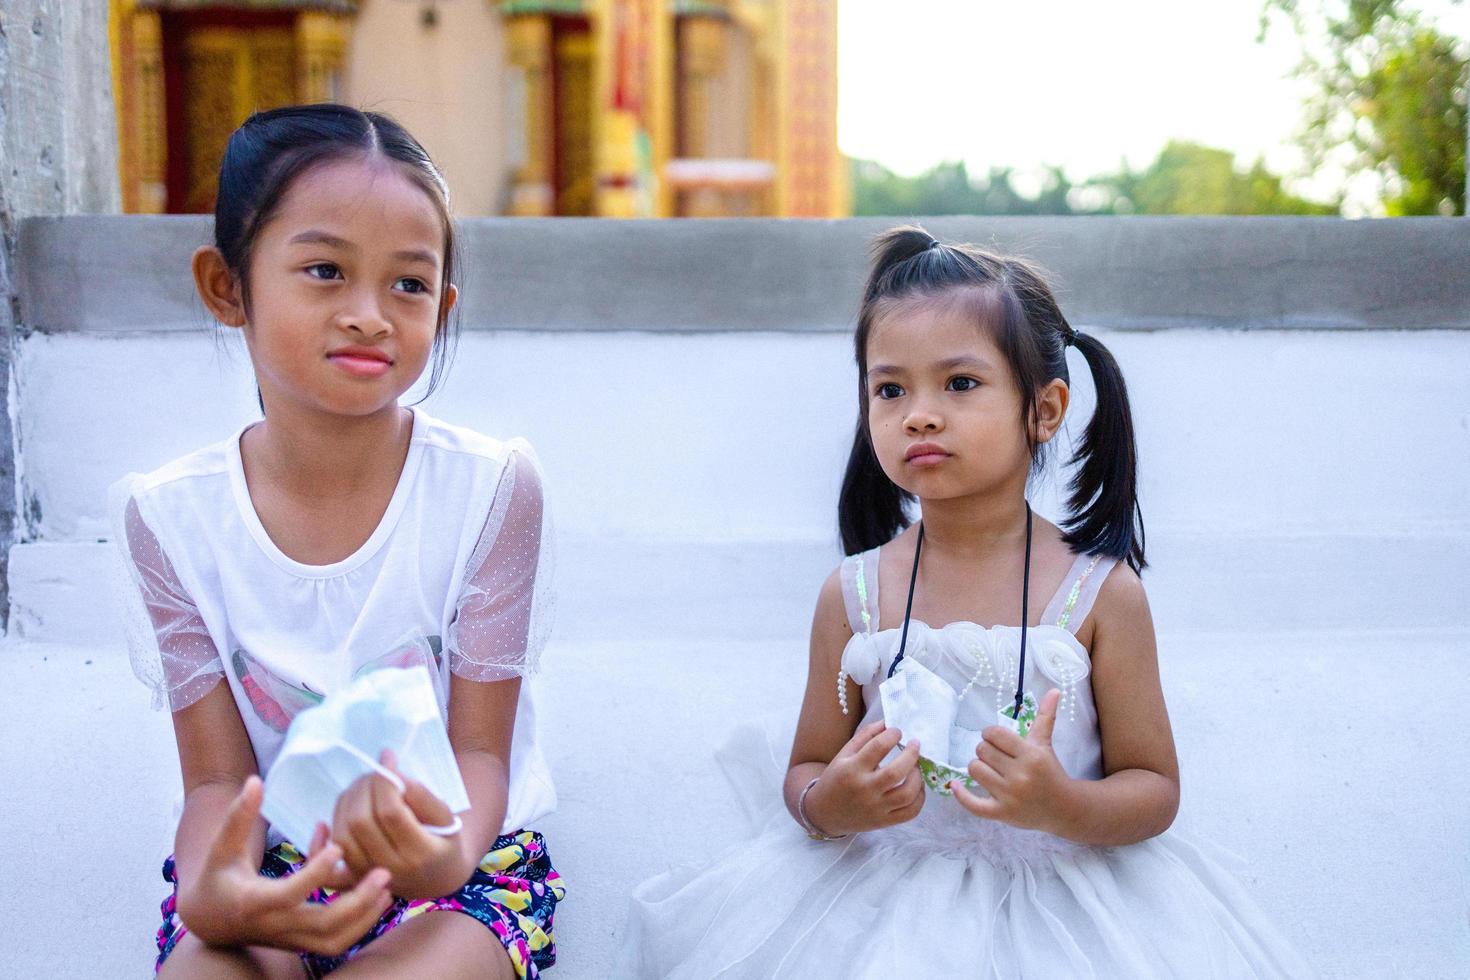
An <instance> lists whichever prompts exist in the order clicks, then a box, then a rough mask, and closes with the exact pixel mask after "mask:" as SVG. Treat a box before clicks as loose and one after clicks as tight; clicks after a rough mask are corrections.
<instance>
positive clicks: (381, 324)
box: [337, 302, 393, 340]
mask: <svg viewBox="0 0 1470 980" xmlns="http://www.w3.org/2000/svg"><path fill="white" fill-rule="evenodd" d="M337 326H338V327H339V328H341V329H343V330H347V331H350V332H352V333H357V334H361V335H362V336H363V337H366V338H368V339H370V340H376V339H379V338H381V337H386V336H388V335H389V334H391V333H392V332H393V324H392V322H391V321H389V320H388V318H387V317H385V316H383V311H382V310H380V309H378V306H377V304H376V303H369V302H363V303H358V304H356V305H355V306H354V307H353V308H352V309H349V310H343V311H342V312H341V313H339V314H337Z"/></svg>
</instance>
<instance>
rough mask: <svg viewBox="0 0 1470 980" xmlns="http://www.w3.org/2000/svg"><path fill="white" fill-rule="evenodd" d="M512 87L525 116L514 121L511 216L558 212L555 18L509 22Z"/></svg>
mask: <svg viewBox="0 0 1470 980" xmlns="http://www.w3.org/2000/svg"><path fill="white" fill-rule="evenodd" d="M506 37H507V39H508V42H509V51H510V64H511V76H510V81H511V85H512V86H513V87H518V88H519V89H520V95H521V97H520V98H519V99H518V100H517V102H518V103H519V106H518V108H519V111H520V112H521V113H523V118H521V119H520V120H519V126H517V125H516V120H514V119H512V121H511V126H512V127H514V128H516V129H519V132H518V133H517V132H512V134H511V138H512V139H513V140H514V139H519V140H520V141H521V142H520V144H519V146H518V150H519V152H518V153H515V154H513V159H515V162H516V167H515V174H514V176H513V178H512V184H511V191H510V207H509V212H510V213H511V214H513V215H516V216H519V217H539V216H543V215H548V214H551V213H552V212H553V211H554V210H555V208H556V191H555V188H553V187H552V186H551V164H552V152H553V150H552V139H553V138H554V112H555V107H554V106H553V105H552V101H551V99H552V92H551V19H550V18H549V17H548V16H546V15H545V14H518V15H516V16H513V17H510V18H508V19H507V20H506Z"/></svg>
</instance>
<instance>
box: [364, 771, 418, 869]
mask: <svg viewBox="0 0 1470 980" xmlns="http://www.w3.org/2000/svg"><path fill="white" fill-rule="evenodd" d="M383 755H384V757H385V758H386V759H392V757H393V754H392V753H391V752H388V751H387V750H384V752H383ZM394 774H395V775H398V778H399V779H402V778H403V777H402V776H401V775H399V774H398V773H397V772H396V771H395V773H394ZM371 802H372V807H371V810H370V816H371V818H372V828H371V830H370V832H369V833H367V834H366V836H365V839H364V840H363V841H362V843H363V846H364V847H366V848H367V849H368V851H369V852H370V853H372V854H374V855H378V856H379V857H381V858H383V860H381V861H379V862H378V863H380V864H385V863H392V864H393V865H395V866H398V865H401V864H404V863H407V858H409V857H410V856H411V855H412V854H413V851H414V845H415V844H417V843H418V841H417V839H416V838H415V837H414V836H413V835H412V834H405V833H404V832H403V817H404V814H405V813H406V812H407V807H406V806H404V803H403V794H402V793H400V792H399V791H398V787H397V786H394V785H393V784H392V783H390V782H389V781H388V780H386V779H384V778H383V777H382V776H374V777H373V780H372V793H371ZM409 819H410V820H412V814H409ZM378 841H381V845H378V844H377V842H378ZM378 846H381V847H384V848H386V850H384V851H379V850H378V849H377V847H378Z"/></svg>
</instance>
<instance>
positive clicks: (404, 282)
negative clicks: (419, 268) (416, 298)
mask: <svg viewBox="0 0 1470 980" xmlns="http://www.w3.org/2000/svg"><path fill="white" fill-rule="evenodd" d="M393 285H394V286H395V287H399V288H402V289H403V291H404V292H406V293H427V292H428V291H429V284H428V283H426V282H424V281H423V280H422V279H417V278H415V277H413V276H404V277H403V278H402V279H400V280H398V281H397V282H396V283H394V284H393Z"/></svg>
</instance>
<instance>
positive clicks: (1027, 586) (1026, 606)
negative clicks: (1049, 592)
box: [1011, 501, 1031, 722]
mask: <svg viewBox="0 0 1470 980" xmlns="http://www.w3.org/2000/svg"><path fill="white" fill-rule="evenodd" d="M1030 606H1031V502H1030V501H1027V502H1026V567H1025V569H1024V570H1023V571H1022V572H1021V668H1020V670H1019V671H1018V672H1017V673H1016V707H1015V712H1014V713H1013V714H1012V715H1011V717H1012V718H1014V719H1015V720H1016V721H1017V722H1019V721H1020V720H1021V701H1022V699H1023V697H1024V695H1023V693H1022V687H1023V686H1024V685H1025V683H1026V621H1027V620H1028V619H1030V618H1031V615H1030Z"/></svg>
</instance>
